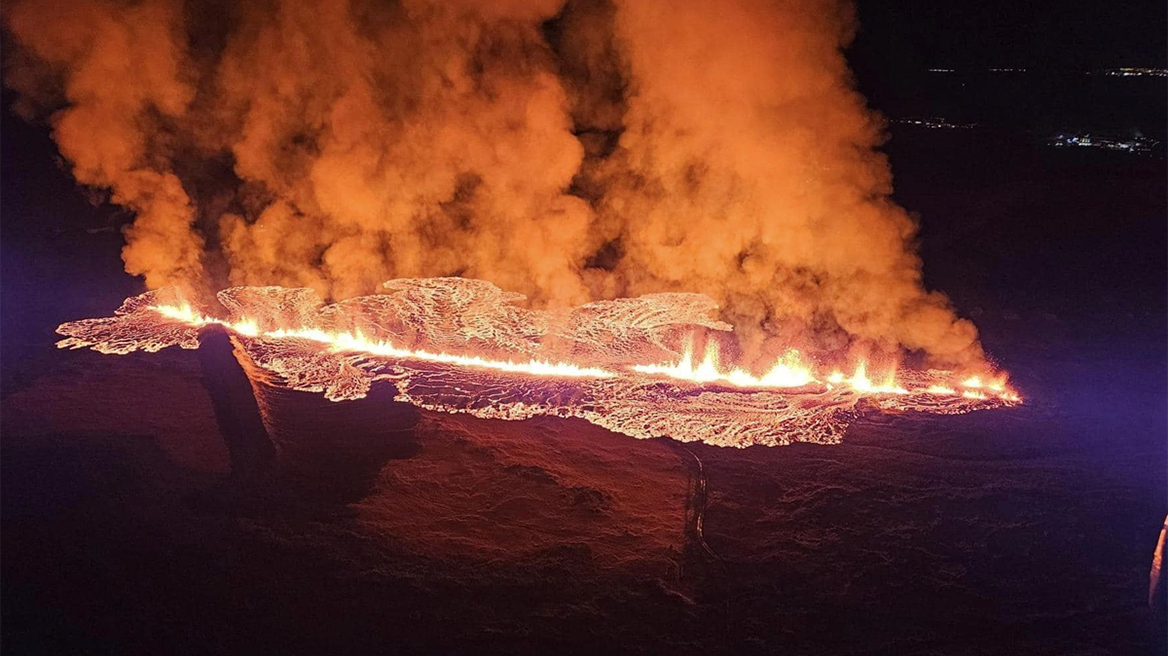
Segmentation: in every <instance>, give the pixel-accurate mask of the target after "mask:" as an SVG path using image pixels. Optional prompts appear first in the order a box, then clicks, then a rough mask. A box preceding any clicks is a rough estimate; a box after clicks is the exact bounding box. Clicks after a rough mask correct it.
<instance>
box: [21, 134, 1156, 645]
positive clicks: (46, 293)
mask: <svg viewBox="0 0 1168 656" xmlns="http://www.w3.org/2000/svg"><path fill="white" fill-rule="evenodd" d="M986 135H987V133H986V132H984V131H978V132H968V131H964V132H944V131H928V130H915V129H913V128H896V131H895V132H894V135H893V137H894V138H893V141H892V142H891V144H890V146H889V152H890V153H891V156H892V158H893V165H894V170H895V171H896V172H897V176H898V178H897V198H898V199H899V200H900V201H901V202H902V203H903V204H905V206H907V207H908V208H910V209H912V210H914V211H918V212H920V213H921V215H922V217H923V222H924V228H923V231H922V252H923V257H924V260H925V262H926V273H927V276H928V280H929V283H930V285H932V286H934V287H936V288H939V289H942V290H945V291H946V292H948V293H950V295H951V296H952V297H953V299H954V301H955V303H956V304H957V306H958V307H959V308H961V309H962V310H963V312H965V313H967V314H968V315H970V316H972V317H973V318H974V319H975V320H976V321H977V323H978V324H979V326H980V327H981V328H982V331H983V336H984V342H985V344H986V346H987V348H988V349H989V350H990V351H991V352H992V353H993V354H994V355H995V356H996V357H997V358H999V359H1000V360H1001V361H1002V363H1003V364H1004V365H1005V366H1006V367H1007V368H1008V369H1010V370H1011V371H1012V372H1013V373H1014V379H1015V381H1016V383H1017V385H1018V386H1019V387H1020V389H1021V390H1022V391H1023V393H1024V394H1025V395H1026V397H1027V400H1028V402H1027V404H1026V405H1025V406H1024V407H1022V408H1019V409H1015V410H1010V411H999V412H992V413H979V414H974V415H969V416H963V417H902V418H890V417H872V418H870V419H868V420H866V421H863V422H861V423H859V424H857V425H856V426H854V427H853V429H852V430H851V431H850V433H849V435H848V437H847V438H846V440H845V443H844V444H843V445H841V446H834V447H827V446H806V445H803V446H791V447H785V448H775V449H766V448H751V449H747V450H742V451H734V450H722V449H717V448H711V447H704V446H700V445H699V446H690V447H689V448H690V449H691V450H692V453H693V454H695V455H697V456H698V457H699V458H700V459H701V460H702V462H703V463H704V467H705V475H706V480H707V486H706V494H707V496H708V508H707V509H706V513H705V516H704V526H705V531H704V535H705V540H706V543H707V544H708V546H709V547H710V549H711V550H712V552H713V553H712V554H711V553H709V552H707V551H706V550H705V549H704V548H702V546H701V544H700V541H698V540H697V539H696V538H695V536H694V535H693V534H692V532H690V531H687V522H689V521H690V519H692V509H691V508H690V507H689V506H691V505H692V504H693V503H694V502H695V500H700V494H696V493H697V492H700V489H699V487H698V486H697V485H696V483H697V478H696V477H695V470H694V467H693V464H694V459H693V457H692V456H691V455H690V453H687V452H686V451H685V449H684V448H681V447H679V446H678V445H676V444H675V443H672V442H669V441H662V440H654V441H636V440H633V439H631V438H626V437H622V436H617V435H611V434H608V433H605V432H604V431H601V430H599V429H597V428H595V427H592V426H590V425H587V424H585V423H583V422H575V421H572V422H563V421H552V420H540V421H532V422H523V423H505V422H491V421H481V420H474V419H469V418H461V417H452V416H443V415H423V416H422V417H421V419H420V421H419V423H418V425H417V427H416V428H415V429H414V430H413V431H407V432H405V433H403V434H402V435H401V436H400V438H399V439H401V440H402V441H403V445H402V448H401V449H397V450H395V451H394V452H393V453H392V454H390V455H388V456H386V459H385V460H384V461H383V462H380V463H374V464H376V465H377V466H376V467H374V473H373V475H372V476H370V477H369V478H368V480H367V481H366V482H364V483H363V485H362V486H361V488H360V489H358V490H355V491H354V490H346V493H345V494H343V495H329V494H322V493H320V492H319V490H317V489H316V488H314V487H313V486H312V485H305V482H304V481H302V480H299V479H297V480H288V479H286V478H276V479H274V480H265V481H259V482H256V483H252V484H246V485H245V484H242V483H237V482H233V481H232V480H230V479H229V478H228V476H227V474H226V470H227V464H228V458H227V451H226V449H225V447H224V445H223V441H222V439H221V437H220V435H219V429H218V428H217V426H216V423H215V417H214V413H213V411H212V407H211V403H210V400H209V397H208V395H207V393H206V391H205V390H204V388H203V386H202V383H201V376H202V371H201V369H200V367H199V364H198V360H197V358H196V357H195V355H194V354H193V353H191V352H177V351H175V352H169V353H161V354H157V355H154V356H148V355H143V356H127V357H121V358H118V357H112V356H101V355H98V354H95V353H90V352H58V351H55V350H54V349H53V348H52V346H51V344H52V342H53V340H54V335H53V334H52V329H53V328H54V327H55V326H56V325H57V324H58V323H59V322H61V321H64V320H68V319H74V318H78V317H84V316H99V315H104V314H107V313H108V312H109V311H110V310H112V309H113V308H115V307H116V306H117V305H118V303H119V302H120V301H121V299H122V298H124V297H125V296H127V295H129V294H131V293H136V292H137V291H138V289H137V288H136V287H135V284H136V283H135V282H134V281H133V280H131V279H129V278H128V277H127V276H125V275H124V274H121V273H119V272H120V270H121V264H120V261H119V260H118V248H119V246H120V236H119V235H118V234H117V233H116V231H113V232H96V233H91V234H87V233H86V231H85V228H92V227H94V226H101V225H111V226H112V225H115V224H116V222H117V221H119V220H124V218H125V217H121V218H120V219H119V218H118V217H117V216H116V215H113V214H111V212H110V211H109V208H104V207H96V208H93V207H89V206H87V205H85V204H84V203H83V202H82V201H80V200H79V198H78V194H77V193H76V192H75V191H74V190H73V188H72V184H71V183H70V182H69V181H68V180H67V179H66V178H65V177H64V176H63V175H61V174H55V175H52V174H51V172H46V171H45V169H50V168H51V167H52V164H51V162H50V160H49V159H48V157H47V156H46V155H45V152H46V150H47V148H46V145H45V143H44V141H43V139H44V137H43V136H41V135H39V134H38V133H35V132H32V131H19V130H9V131H6V133H5V139H4V142H3V149H4V157H3V163H4V170H3V178H4V182H3V190H4V197H3V222H4V224H3V229H4V234H3V236H4V239H3V260H2V266H3V272H2V273H3V299H2V300H3V352H2V357H3V365H4V366H3V401H2V407H0V410H2V414H0V419H2V424H0V428H2V430H3V449H2V452H0V484H2V488H0V492H2V494H0V512H2V521H3V530H2V531H0V549H2V554H3V559H2V563H0V574H2V575H3V585H2V593H3V599H2V604H0V609H2V618H0V619H2V629H3V644H2V647H3V650H4V653H5V654H24V653H45V654H65V653H109V654H138V653H141V654H159V653H200V654H208V653H276V652H277V651H278V650H279V651H282V652H285V653H311V654H318V653H369V652H391V653H392V652H421V651H450V650H470V649H472V648H490V649H497V650H507V651H519V652H541V653H543V652H554V653H569V652H581V653H595V652H599V651H601V650H604V651H629V652H641V653H659V652H664V651H666V650H668V651H671V652H686V653H689V652H704V653H710V652H713V653H729V652H740V651H774V652H782V653H792V654H802V653H806V654H822V653H847V654H897V655H899V654H932V653H941V654H983V653H985V654H990V653H992V654H999V653H1010V654H1062V653H1072V654H1141V653H1148V652H1150V651H1153V650H1154V649H1155V648H1159V649H1163V643H1162V642H1161V643H1160V644H1159V645H1156V639H1157V637H1160V636H1163V634H1164V631H1163V629H1164V627H1163V626H1156V625H1154V624H1153V623H1152V622H1153V619H1152V617H1151V615H1150V614H1149V612H1148V611H1147V609H1146V594H1147V581H1148V567H1149V564H1150V558H1151V554H1152V549H1153V546H1154V544H1155V540H1156V536H1157V533H1158V531H1159V528H1160V526H1161V522H1162V521H1163V520H1164V513H1165V511H1168V498H1166V471H1165V470H1166V465H1165V447H1166V437H1165V432H1166V429H1168V426H1166V423H1168V422H1166V412H1165V394H1166V391H1168V390H1166V358H1165V321H1166V313H1165V292H1166V290H1165V278H1164V274H1165V269H1166V262H1165V252H1166V239H1165V231H1166V225H1165V212H1166V200H1165V186H1164V180H1165V177H1166V176H1165V174H1166V168H1165V161H1164V160H1163V159H1156V158H1147V157H1133V156H1124V155H1118V154H1111V153H1105V152H1094V151H1087V152H1064V151H1060V150H1055V149H1051V148H1046V147H1043V146H1041V145H1038V144H1035V143H1032V142H1029V141H1026V140H1013V141H1011V140H1009V139H997V138H987V136H986ZM111 216H112V217H113V218H110V217H111ZM337 425H338V427H339V428H337V429H336V431H335V433H334V434H327V435H321V439H322V440H333V441H338V442H343V441H345V440H346V439H348V437H349V436H347V435H346V431H349V430H351V429H347V428H345V426H346V425H347V424H345V422H344V421H339V422H338V424H337ZM1160 639H1161V640H1162V638H1160Z"/></svg>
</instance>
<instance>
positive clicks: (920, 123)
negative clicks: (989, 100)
mask: <svg viewBox="0 0 1168 656" xmlns="http://www.w3.org/2000/svg"><path fill="white" fill-rule="evenodd" d="M893 123H899V124H901V125H915V126H917V127H922V128H929V129H930V130H969V129H971V128H975V127H977V123H954V122H952V121H950V120H949V119H946V118H941V117H938V116H932V117H928V118H899V119H896V120H894V121H893Z"/></svg>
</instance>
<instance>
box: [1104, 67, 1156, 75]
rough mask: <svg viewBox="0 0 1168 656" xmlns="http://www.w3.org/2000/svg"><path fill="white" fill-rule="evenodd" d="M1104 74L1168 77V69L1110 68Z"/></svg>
mask: <svg viewBox="0 0 1168 656" xmlns="http://www.w3.org/2000/svg"><path fill="white" fill-rule="evenodd" d="M1103 74H1104V75H1113V76H1118V77H1168V69H1164V68H1141V67H1125V68H1109V69H1107V70H1106V71H1103Z"/></svg>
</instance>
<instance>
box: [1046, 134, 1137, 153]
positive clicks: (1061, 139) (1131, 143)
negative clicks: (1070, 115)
mask: <svg viewBox="0 0 1168 656" xmlns="http://www.w3.org/2000/svg"><path fill="white" fill-rule="evenodd" d="M1050 143H1051V144H1052V145H1054V146H1058V147H1072V148H1102V149H1104V150H1115V151H1120V152H1126V153H1147V152H1151V151H1152V150H1153V149H1155V147H1156V145H1157V144H1159V143H1160V142H1159V141H1156V140H1155V139H1148V138H1146V137H1130V138H1127V139H1123V138H1109V137H1099V136H1095V137H1093V136H1091V135H1090V134H1086V135H1065V134H1060V135H1058V136H1057V137H1054V138H1052V139H1051V140H1050Z"/></svg>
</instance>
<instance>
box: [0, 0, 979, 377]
mask: <svg viewBox="0 0 1168 656" xmlns="http://www.w3.org/2000/svg"><path fill="white" fill-rule="evenodd" d="M4 22H5V28H6V30H7V31H8V32H9V34H10V36H11V37H13V39H12V40H10V42H12V41H14V42H15V44H16V48H15V49H13V50H10V52H9V54H8V55H7V58H8V61H7V67H6V71H5V80H6V83H7V84H8V85H9V86H10V87H12V88H14V89H15V90H17V91H18V92H19V96H20V100H19V104H18V110H19V111H21V112H22V113H23V114H24V115H26V116H27V117H29V118H36V117H48V118H49V119H50V121H51V124H52V126H53V134H54V137H55V139H56V141H57V144H58V146H59V148H60V151H61V153H62V155H64V157H65V158H66V159H67V160H68V161H69V163H70V164H71V165H72V167H73V173H74V175H75V177H76V179H77V180H78V182H80V183H83V184H85V185H89V186H92V187H97V188H105V189H109V190H110V194H111V200H112V201H113V202H115V203H118V204H120V205H123V206H126V207H128V208H130V209H131V210H133V211H134V212H135V214H136V220H135V221H134V223H133V225H132V226H130V227H129V228H128V229H127V230H126V247H125V250H124V252H123V255H124V259H125V263H126V270H127V271H128V272H130V273H132V274H137V275H142V276H145V280H146V284H147V286H149V287H151V288H154V287H159V286H162V285H170V284H177V285H180V286H184V287H187V288H189V289H196V290H197V289H210V288H212V287H218V286H222V285H223V284H227V283H229V284H233V285H274V284H278V285H286V286H308V287H313V288H315V289H316V290H318V291H319V292H320V293H321V294H322V295H324V296H326V297H331V298H346V297H351V296H355V295H359V294H366V293H370V292H373V291H376V290H377V289H378V286H379V284H380V283H381V282H382V281H384V280H386V279H389V278H395V277H422V276H442V275H463V276H468V277H476V278H483V279H486V280H490V281H492V282H494V283H496V284H498V285H499V286H500V287H502V288H504V289H507V290H514V291H518V292H521V293H524V294H527V295H528V296H529V297H530V298H531V299H532V302H533V303H534V304H536V305H539V306H547V305H560V304H569V303H573V304H574V303H579V302H583V301H587V300H591V299H597V298H613V297H617V296H625V295H633V294H640V293H646V292H652V291H694V292H701V293H705V294H708V295H710V296H712V297H713V298H715V299H716V300H717V301H718V302H719V303H720V304H721V305H722V307H723V312H724V318H725V319H727V320H728V321H730V322H731V323H733V324H735V325H736V326H737V327H738V329H739V330H740V331H742V332H743V339H744V340H745V341H746V342H747V344H748V346H747V349H746V350H747V351H748V352H750V353H753V354H756V355H757V356H759V357H765V356H766V355H773V348H771V342H775V343H782V344H784V345H787V344H792V343H793V344H796V345H801V346H803V347H804V348H812V349H824V350H836V351H839V350H843V349H847V348H858V347H862V348H871V349H877V350H880V349H883V350H892V349H898V348H906V349H909V350H919V351H923V352H925V353H926V354H928V355H929V356H931V357H932V359H933V360H934V361H938V362H943V363H947V364H965V365H971V364H976V363H980V362H981V361H982V358H983V356H982V353H981V347H980V345H979V344H978V341H977V333H976V329H975V328H974V327H973V325H972V324H971V323H969V322H968V321H966V320H963V319H959V318H957V316H956V315H955V314H954V312H953V310H952V308H951V307H950V304H949V302H948V300H947V299H946V298H945V297H944V296H943V295H941V294H939V293H936V292H929V291H927V290H926V289H925V288H924V287H923V285H922V281H921V266H920V261H919V259H918V257H917V255H916V253H915V246H914V234H915V230H916V226H915V224H914V222H913V221H912V220H911V218H910V217H909V216H908V215H907V214H906V212H905V211H904V210H903V209H901V208H900V207H898V206H897V205H895V204H894V203H893V202H892V201H891V200H890V199H889V194H890V193H891V188H892V187H891V173H890V171H889V167H888V164H887V161H886V160H885V158H884V156H883V155H881V154H880V153H879V152H877V151H876V150H875V147H876V146H878V145H879V144H880V143H881V140H882V138H883V137H882V122H881V120H880V118H879V117H878V116H876V115H875V114H873V113H872V112H870V111H869V110H867V109H866V107H865V103H864V99H863V98H862V97H861V96H859V95H858V94H857V93H856V91H855V90H854V89H853V86H852V82H851V77H850V72H849V69H848V66H847V62H846V61H845V59H844V56H843V54H842V52H841V49H842V48H843V47H844V46H846V45H847V44H848V42H849V41H850V39H851V38H852V35H853V32H854V26H855V21H854V15H853V12H852V9H851V6H850V5H848V4H846V3H842V2H837V1H833V0H792V1H788V2H771V1H761V0H721V1H719V2H704V1H700V0H687V1H677V2H651V1H648V0H570V1H569V2H567V3H566V4H565V3H564V2H561V1H559V0H492V1H489V2H488V1H478V0H456V1H447V2H439V1H437V0H432V1H431V0H400V1H399V2H374V1H371V0H368V1H366V0H351V1H350V2H337V1H330V0H290V1H287V2H276V1H274V0H268V1H259V2H238V3H236V2H221V3H214V2H212V3H189V4H183V3H181V2H178V1H177V0H140V1H137V2H128V1H123V0H71V1H69V2H54V3H46V2H37V1H36V0H25V1H22V2H11V3H8V4H7V5H5V7H4ZM768 351H769V352H770V353H768Z"/></svg>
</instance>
